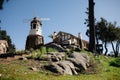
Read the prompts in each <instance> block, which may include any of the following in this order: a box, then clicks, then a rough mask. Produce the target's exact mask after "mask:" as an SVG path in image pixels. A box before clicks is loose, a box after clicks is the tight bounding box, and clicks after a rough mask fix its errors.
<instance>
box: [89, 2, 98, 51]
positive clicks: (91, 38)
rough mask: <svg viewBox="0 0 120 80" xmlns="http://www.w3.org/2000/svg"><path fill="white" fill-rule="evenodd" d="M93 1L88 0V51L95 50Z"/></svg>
mask: <svg viewBox="0 0 120 80" xmlns="http://www.w3.org/2000/svg"><path fill="white" fill-rule="evenodd" d="M94 4H95V3H94V1H93V0H89V15H88V21H89V23H88V25H89V33H90V35H89V51H91V52H95V51H96V44H95V26H94Z"/></svg>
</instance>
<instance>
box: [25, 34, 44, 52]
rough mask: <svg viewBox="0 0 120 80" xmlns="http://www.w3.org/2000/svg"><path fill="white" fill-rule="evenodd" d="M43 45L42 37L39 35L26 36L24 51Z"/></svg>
mask: <svg viewBox="0 0 120 80" xmlns="http://www.w3.org/2000/svg"><path fill="white" fill-rule="evenodd" d="M43 44H44V41H43V37H42V36H40V35H28V36H27V40H26V46H25V49H26V50H30V49H31V48H33V49H36V48H38V47H39V46H40V45H43Z"/></svg>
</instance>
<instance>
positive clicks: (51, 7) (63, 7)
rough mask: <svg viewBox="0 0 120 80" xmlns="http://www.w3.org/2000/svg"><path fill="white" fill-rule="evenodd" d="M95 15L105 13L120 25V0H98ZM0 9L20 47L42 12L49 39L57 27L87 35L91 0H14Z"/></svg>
mask: <svg viewBox="0 0 120 80" xmlns="http://www.w3.org/2000/svg"><path fill="white" fill-rule="evenodd" d="M94 2H95V18H96V19H97V21H99V20H100V18H101V17H103V18H105V19H107V20H108V21H110V22H114V21H116V22H117V25H120V0H94ZM3 7H4V9H3V10H1V11H0V20H2V23H0V26H1V27H2V29H4V30H6V31H7V33H8V34H9V35H10V36H11V38H12V42H13V43H14V44H15V45H16V48H17V49H19V50H20V49H24V48H25V43H26V37H27V35H28V34H29V31H30V21H31V20H32V19H33V18H34V17H35V16H38V17H39V18H42V24H43V25H42V32H43V36H44V41H45V43H47V42H50V41H52V40H51V39H50V38H49V37H48V36H49V35H50V34H52V33H53V32H54V31H56V32H59V31H64V32H68V33H71V34H73V35H76V36H77V35H78V33H79V32H81V33H82V38H83V39H84V40H87V41H88V37H87V36H86V35H85V32H86V29H87V27H86V25H85V24H84V22H85V18H87V15H86V14H85V11H86V8H87V7H88V0H10V1H9V2H8V3H6V2H5V3H4V6H3Z"/></svg>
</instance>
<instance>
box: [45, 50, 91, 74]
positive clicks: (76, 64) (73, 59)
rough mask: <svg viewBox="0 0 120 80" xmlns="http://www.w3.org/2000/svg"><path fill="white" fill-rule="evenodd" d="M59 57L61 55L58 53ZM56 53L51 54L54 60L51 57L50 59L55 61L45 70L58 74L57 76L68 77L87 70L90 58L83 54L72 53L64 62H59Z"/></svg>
mask: <svg viewBox="0 0 120 80" xmlns="http://www.w3.org/2000/svg"><path fill="white" fill-rule="evenodd" d="M58 54H59V55H60V54H62V53H58ZM58 54H57V53H53V55H54V58H53V57H52V56H51V61H52V59H54V60H56V61H52V62H51V64H50V65H48V66H47V69H48V70H50V71H52V72H55V73H59V74H62V75H64V74H69V75H74V74H75V75H76V74H78V73H80V72H81V71H83V70H84V71H85V70H87V68H88V67H89V65H90V58H89V57H88V56H87V55H86V54H84V53H77V52H74V53H72V54H71V55H70V56H69V58H67V59H66V60H62V61H61V60H59V58H58Z"/></svg>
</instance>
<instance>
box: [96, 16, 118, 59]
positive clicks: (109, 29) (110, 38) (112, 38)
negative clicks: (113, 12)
mask: <svg viewBox="0 0 120 80" xmlns="http://www.w3.org/2000/svg"><path fill="white" fill-rule="evenodd" d="M96 28H97V30H98V31H99V34H98V36H99V37H98V39H100V40H101V41H102V42H103V43H104V47H105V55H106V54H107V52H108V48H107V44H108V43H111V45H112V49H113V52H114V55H115V57H117V56H118V53H119V46H120V28H119V27H116V22H115V23H114V24H113V23H111V22H108V21H107V20H105V19H104V18H101V21H99V22H97V23H96Z"/></svg>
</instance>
